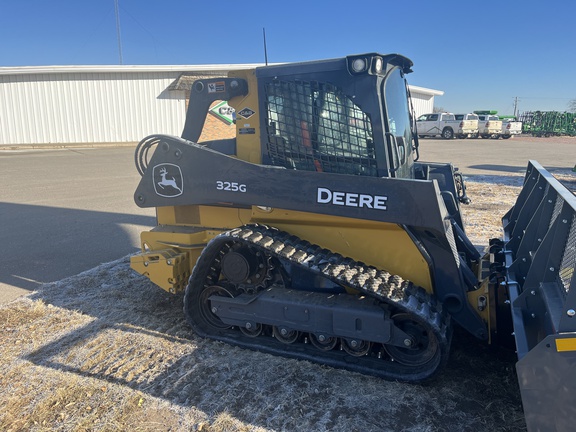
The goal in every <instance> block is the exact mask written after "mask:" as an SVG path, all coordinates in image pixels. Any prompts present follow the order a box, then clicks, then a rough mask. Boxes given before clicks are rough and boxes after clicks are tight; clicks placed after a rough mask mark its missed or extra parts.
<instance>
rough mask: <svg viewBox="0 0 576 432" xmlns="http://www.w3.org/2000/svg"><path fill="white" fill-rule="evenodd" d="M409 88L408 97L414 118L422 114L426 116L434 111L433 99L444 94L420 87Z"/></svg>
mask: <svg viewBox="0 0 576 432" xmlns="http://www.w3.org/2000/svg"><path fill="white" fill-rule="evenodd" d="M409 87H410V95H411V97H412V106H413V107H414V113H415V115H416V118H418V117H420V116H421V115H422V114H428V113H431V112H433V110H434V97H435V96H442V95H443V94H444V92H441V91H437V90H430V89H424V88H422V87H415V86H409Z"/></svg>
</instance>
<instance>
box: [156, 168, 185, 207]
mask: <svg viewBox="0 0 576 432" xmlns="http://www.w3.org/2000/svg"><path fill="white" fill-rule="evenodd" d="M153 176H154V190H155V191H156V193H157V194H158V195H160V196H162V197H166V198H174V197H177V196H180V195H182V191H183V189H184V184H183V183H184V182H183V180H182V171H181V170H180V167H179V166H178V165H174V164H169V163H163V164H160V165H156V166H155V167H154V169H153Z"/></svg>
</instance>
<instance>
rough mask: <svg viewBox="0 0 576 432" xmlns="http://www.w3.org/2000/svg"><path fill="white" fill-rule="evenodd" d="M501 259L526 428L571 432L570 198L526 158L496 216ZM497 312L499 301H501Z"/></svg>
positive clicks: (575, 218) (575, 350)
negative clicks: (507, 205) (513, 195)
mask: <svg viewBox="0 0 576 432" xmlns="http://www.w3.org/2000/svg"><path fill="white" fill-rule="evenodd" d="M502 223H503V227H504V236H503V241H502V242H499V243H496V244H493V245H492V252H493V253H494V255H495V256H497V257H499V258H500V263H501V264H502V266H501V270H502V272H503V275H504V276H505V277H504V278H503V280H502V283H503V284H506V285H507V287H508V295H509V298H507V299H505V300H504V302H503V303H504V304H505V306H504V307H507V308H511V314H512V323H513V335H514V338H515V342H516V350H517V353H518V359H519V361H518V363H517V365H516V371H517V374H518V380H519V384H520V390H521V395H522V403H523V406H524V413H525V416H526V423H527V425H528V429H529V430H530V431H569V430H574V418H576V276H575V274H576V197H575V196H574V194H573V193H571V192H570V191H569V190H568V189H566V187H564V186H563V185H562V184H561V183H559V182H558V180H556V179H555V178H554V177H553V176H552V175H551V174H550V173H548V171H546V170H545V169H544V168H543V167H542V166H541V165H540V164H538V163H537V162H535V161H530V162H529V164H528V169H527V171H526V177H525V179H524V186H523V188H522V190H521V192H520V194H519V196H518V199H517V201H516V204H515V205H514V207H512V209H510V211H509V212H508V213H506V215H505V216H504V217H503V219H502ZM500 308H502V302H500Z"/></svg>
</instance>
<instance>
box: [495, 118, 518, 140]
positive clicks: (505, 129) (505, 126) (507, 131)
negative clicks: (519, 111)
mask: <svg viewBox="0 0 576 432" xmlns="http://www.w3.org/2000/svg"><path fill="white" fill-rule="evenodd" d="M521 133H522V122H521V121H518V120H515V119H512V118H509V119H504V120H502V130H501V131H500V136H501V137H502V138H504V139H508V138H512V137H513V136H514V135H520V134H521Z"/></svg>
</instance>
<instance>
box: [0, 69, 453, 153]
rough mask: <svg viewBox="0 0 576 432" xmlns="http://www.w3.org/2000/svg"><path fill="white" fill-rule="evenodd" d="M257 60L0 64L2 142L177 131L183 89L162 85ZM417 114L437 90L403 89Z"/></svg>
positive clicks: (90, 140) (133, 137)
mask: <svg viewBox="0 0 576 432" xmlns="http://www.w3.org/2000/svg"><path fill="white" fill-rule="evenodd" d="M256 66H259V65H256V64H254V65H204V66H47V67H23V68H0V145H43V144H63V145H64V144H83V143H86V144H97V143H125V142H126V143H131V142H138V141H140V140H141V139H142V138H144V137H146V136H147V135H151V134H168V135H180V133H181V131H182V128H183V126H184V121H185V117H186V108H185V96H186V95H185V94H184V91H183V90H179V91H177V90H167V88H168V87H169V86H170V84H172V83H173V82H174V80H176V79H177V78H178V77H179V76H180V74H181V73H182V72H184V71H193V72H194V73H197V72H198V73H200V74H201V73H202V72H210V71H212V72H217V73H222V74H225V71H226V70H233V69H244V68H254V67H256ZM409 87H410V91H411V93H412V103H413V106H414V110H415V113H416V116H417V117H418V116H420V115H422V114H425V113H429V112H432V111H433V108H434V96H440V95H442V94H443V92H441V91H438V90H431V89H427V88H423V87H417V86H412V85H411V86H409Z"/></svg>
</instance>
